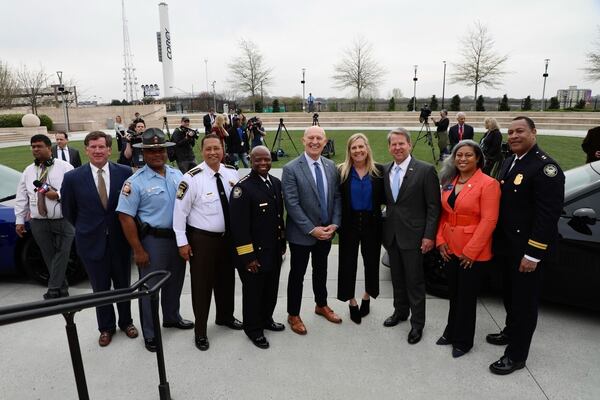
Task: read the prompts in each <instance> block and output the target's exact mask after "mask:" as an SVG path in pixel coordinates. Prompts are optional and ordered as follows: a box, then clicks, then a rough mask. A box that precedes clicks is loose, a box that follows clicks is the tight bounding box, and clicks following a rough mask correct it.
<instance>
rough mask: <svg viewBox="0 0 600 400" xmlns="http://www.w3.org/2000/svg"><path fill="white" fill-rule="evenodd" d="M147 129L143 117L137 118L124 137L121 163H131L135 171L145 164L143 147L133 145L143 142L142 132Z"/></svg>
mask: <svg viewBox="0 0 600 400" xmlns="http://www.w3.org/2000/svg"><path fill="white" fill-rule="evenodd" d="M145 130H146V123H145V122H144V120H143V119H136V120H134V121H133V123H132V124H131V125H130V126H129V129H128V130H127V132H126V133H125V137H124V138H123V144H124V146H122V147H123V151H122V153H121V155H120V157H119V164H124V165H129V166H131V168H132V169H133V170H134V171H135V170H137V169H138V168H141V167H143V166H144V165H145V163H144V156H143V155H142V149H140V148H137V147H133V145H134V144H137V143H141V142H142V133H144V131H145Z"/></svg>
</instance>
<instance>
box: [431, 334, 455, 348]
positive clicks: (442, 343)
mask: <svg viewBox="0 0 600 400" xmlns="http://www.w3.org/2000/svg"><path fill="white" fill-rule="evenodd" d="M435 344H437V345H438V346H446V345H447V344H452V342H451V341H449V340H448V339H446V338H445V337H443V336H440V338H439V339H438V340H437V342H435Z"/></svg>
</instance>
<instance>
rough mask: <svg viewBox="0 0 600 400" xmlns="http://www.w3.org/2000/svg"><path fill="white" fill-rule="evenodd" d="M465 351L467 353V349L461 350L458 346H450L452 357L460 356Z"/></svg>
mask: <svg viewBox="0 0 600 400" xmlns="http://www.w3.org/2000/svg"><path fill="white" fill-rule="evenodd" d="M467 353H468V351H464V350H461V349H459V348H458V347H453V348H452V357H453V358H458V357H462V356H464V355H465V354H467Z"/></svg>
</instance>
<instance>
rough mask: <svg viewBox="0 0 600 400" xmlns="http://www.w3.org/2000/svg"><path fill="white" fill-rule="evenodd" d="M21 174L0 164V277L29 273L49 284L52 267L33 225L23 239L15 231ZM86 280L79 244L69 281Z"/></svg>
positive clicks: (73, 259) (32, 276)
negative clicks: (37, 239) (32, 232)
mask: <svg viewBox="0 0 600 400" xmlns="http://www.w3.org/2000/svg"><path fill="white" fill-rule="evenodd" d="M20 179H21V173H20V172H19V171H16V170H14V169H12V168H9V167H7V166H4V165H0V274H1V275H15V274H25V275H27V276H28V277H29V278H31V279H33V280H35V281H37V282H40V283H42V284H47V283H48V268H47V267H46V264H45V263H44V260H43V258H42V253H41V252H40V249H39V247H38V246H37V244H36V243H35V240H34V239H33V236H31V232H30V229H29V226H28V225H27V234H26V235H25V237H23V238H20V237H18V236H17V234H16V232H15V210H14V205H15V197H16V194H15V193H16V190H17V185H18V184H19V180H20ZM85 277H86V274H85V268H84V267H83V264H82V263H81V261H80V260H79V257H77V253H76V251H75V245H73V248H72V249H71V256H70V258H69V264H68V266H67V280H68V281H69V283H71V284H73V283H76V282H79V281H81V280H83V279H84V278H85Z"/></svg>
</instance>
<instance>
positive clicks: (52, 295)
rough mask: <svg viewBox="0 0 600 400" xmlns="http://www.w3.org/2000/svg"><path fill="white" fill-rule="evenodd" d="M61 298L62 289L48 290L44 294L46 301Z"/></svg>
mask: <svg viewBox="0 0 600 400" xmlns="http://www.w3.org/2000/svg"><path fill="white" fill-rule="evenodd" d="M59 297H60V289H48V291H47V292H46V293H44V300H51V299H58V298H59Z"/></svg>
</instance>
